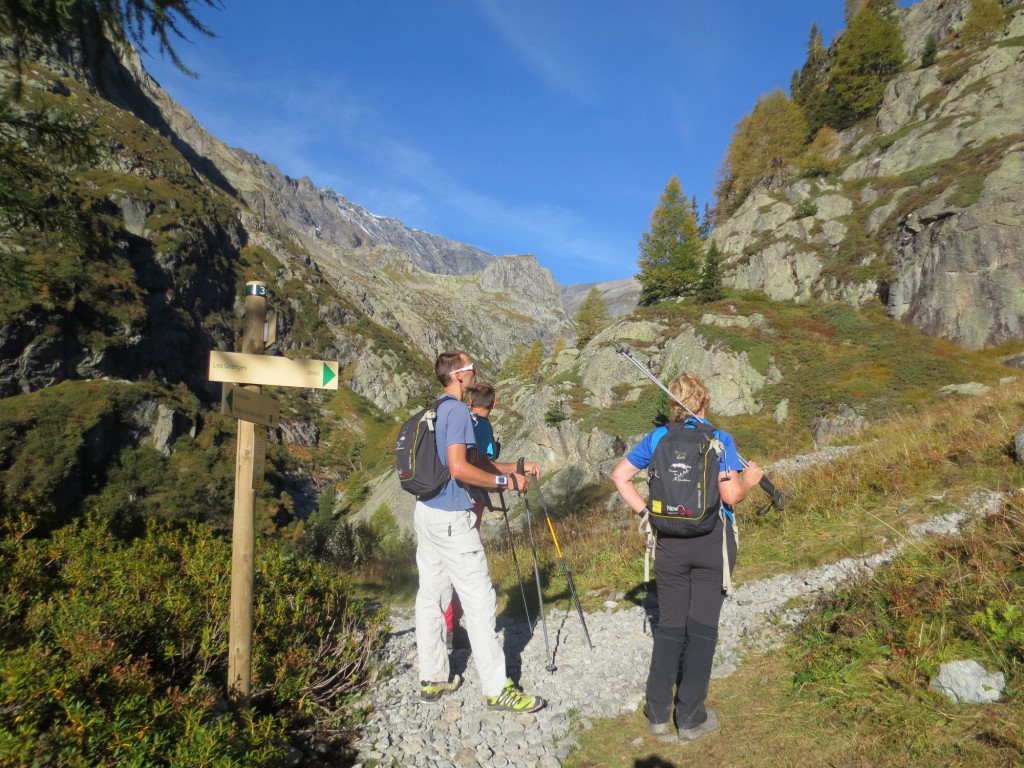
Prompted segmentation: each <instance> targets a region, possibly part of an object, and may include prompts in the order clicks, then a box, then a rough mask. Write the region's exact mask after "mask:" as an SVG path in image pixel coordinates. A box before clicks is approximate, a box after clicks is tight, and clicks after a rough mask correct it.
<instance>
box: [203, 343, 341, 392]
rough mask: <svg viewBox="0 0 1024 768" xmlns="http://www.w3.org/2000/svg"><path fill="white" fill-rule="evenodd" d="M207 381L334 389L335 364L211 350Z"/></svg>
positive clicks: (336, 365)
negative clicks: (208, 379) (208, 378)
mask: <svg viewBox="0 0 1024 768" xmlns="http://www.w3.org/2000/svg"><path fill="white" fill-rule="evenodd" d="M209 375H210V381H223V382H233V383H235V384H261V385H265V386H279V387H303V388H306V389H337V388H338V363H337V362H333V361H330V362H328V361H324V360H291V359H289V358H287V357H273V356H268V355H251V354H245V353H244V352H221V351H218V350H214V351H212V352H210V371H209Z"/></svg>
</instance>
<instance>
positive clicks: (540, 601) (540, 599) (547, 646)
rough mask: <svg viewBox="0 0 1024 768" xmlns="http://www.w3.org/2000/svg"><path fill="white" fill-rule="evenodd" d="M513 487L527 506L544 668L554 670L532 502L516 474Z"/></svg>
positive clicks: (521, 472) (527, 524)
mask: <svg viewBox="0 0 1024 768" xmlns="http://www.w3.org/2000/svg"><path fill="white" fill-rule="evenodd" d="M523 462H524V460H523V459H520V460H519V466H518V468H517V470H516V471H517V472H518V473H519V474H520V475H522V474H525V472H524V471H522V470H524V469H525V468H524V466H523ZM512 487H513V489H514V490H515V491H516V492H518V493H519V495H520V496H521V497H522V499H523V504H524V505H525V506H526V532H527V536H528V537H529V539H530V550H531V551H532V552H533V577H534V579H535V580H536V581H537V610H539V611H540V623H541V626H542V627H544V658H545V660H546V661H547V664H545V665H544V669H546V670H547V671H548V672H554V671H555V670H556V669H558V667H556V666H555V657H554V656H552V655H551V643H550V642H548V621H547V619H545V618H544V593H543V592H542V591H541V587H540V565H539V564H538V563H537V542H536V540H535V539H534V538H533V524H532V523H531V522H530V517H531V515H530V502H529V501H527V499H526V493H525V492H523V491H520V490H519V484H518V481H517V480H516V478H515V475H512Z"/></svg>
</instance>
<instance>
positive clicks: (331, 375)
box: [323, 363, 337, 388]
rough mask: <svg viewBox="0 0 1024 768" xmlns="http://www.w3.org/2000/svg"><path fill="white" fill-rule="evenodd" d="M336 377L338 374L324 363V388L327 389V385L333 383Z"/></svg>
mask: <svg viewBox="0 0 1024 768" xmlns="http://www.w3.org/2000/svg"><path fill="white" fill-rule="evenodd" d="M335 376H337V374H336V373H335V372H334V371H332V370H331V368H330V366H328V365H327V363H324V383H323V387H324V388H326V387H327V385H328V384H330V383H331V379H333V378H334V377H335Z"/></svg>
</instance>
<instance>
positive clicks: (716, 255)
mask: <svg viewBox="0 0 1024 768" xmlns="http://www.w3.org/2000/svg"><path fill="white" fill-rule="evenodd" d="M721 265H722V254H721V251H719V250H718V244H717V243H715V242H712V243H711V245H710V246H709V247H708V250H707V253H706V254H704V263H703V264H702V265H701V270H700V282H699V283H698V284H697V297H696V298H697V301H699V302H701V303H702V304H707V303H709V302H712V301H718V300H719V299H721V298H722V297H723V296H725V291H724V290H723V289H722V266H721Z"/></svg>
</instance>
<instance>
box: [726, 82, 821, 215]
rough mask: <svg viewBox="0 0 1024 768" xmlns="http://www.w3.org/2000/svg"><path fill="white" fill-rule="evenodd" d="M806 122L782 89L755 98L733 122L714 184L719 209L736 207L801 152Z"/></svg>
mask: <svg viewBox="0 0 1024 768" xmlns="http://www.w3.org/2000/svg"><path fill="white" fill-rule="evenodd" d="M806 140H807V123H806V121H805V119H804V114H803V109H802V108H801V107H800V105H799V104H797V103H796V102H794V101H791V100H790V99H789V97H788V96H786V94H785V93H783V92H782V91H781V90H775V91H772V92H771V93H769V94H767V95H765V96H762V97H761V98H759V99H758V100H757V104H756V105H755V106H754V111H753V112H752V113H751V114H749V115H745V116H744V117H743V118H742V119H741V120H740V122H739V123H738V124H737V125H736V132H735V133H734V134H733V137H732V141H731V142H730V144H729V149H728V150H727V151H726V155H725V163H724V165H723V168H722V171H721V177H720V181H719V183H718V185H717V186H716V188H715V193H716V195H717V197H718V213H719V214H722V213H724V214H726V215H728V214H729V213H731V212H733V211H735V210H736V209H737V208H738V207H739V205H740V203H742V202H743V200H744V199H745V198H746V196H747V195H748V194H749V193H750V190H752V189H753V188H754V187H755V186H756V185H757V184H759V183H760V182H762V181H764V180H765V179H769V178H772V177H773V176H775V175H776V174H778V173H779V172H780V171H781V170H782V169H783V168H784V167H785V165H786V164H787V163H789V162H791V161H792V160H793V159H795V158H796V157H797V156H799V155H800V153H801V152H803V149H804V144H805V142H806Z"/></svg>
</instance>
